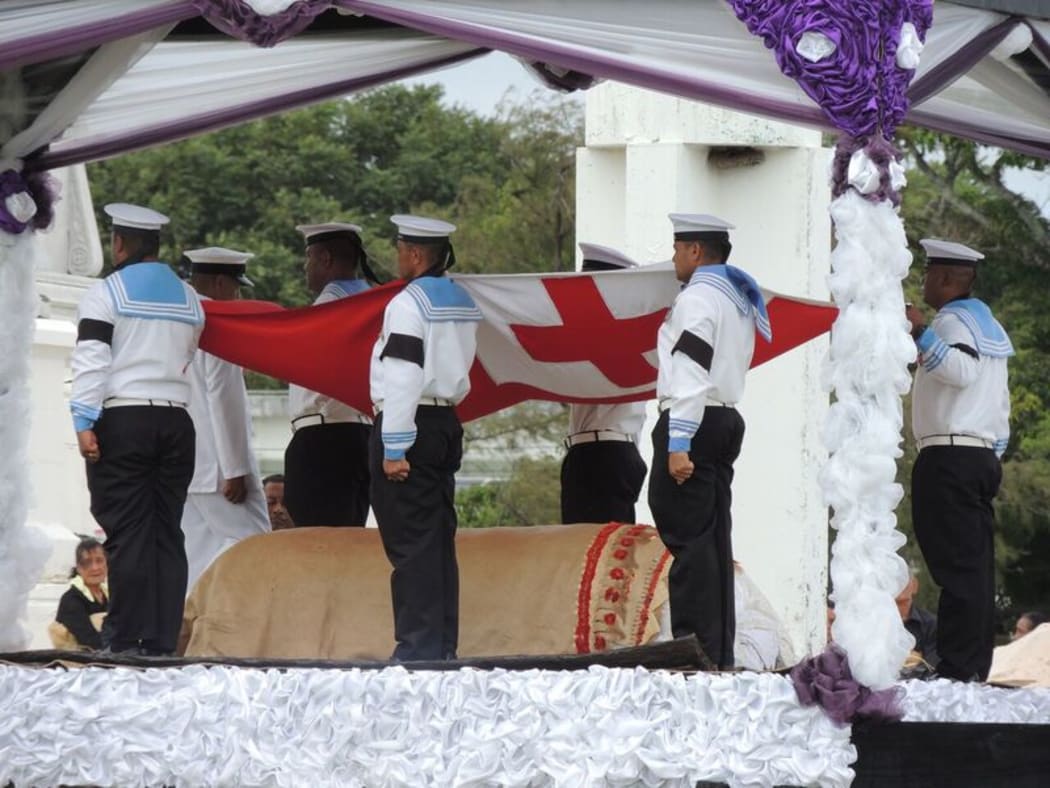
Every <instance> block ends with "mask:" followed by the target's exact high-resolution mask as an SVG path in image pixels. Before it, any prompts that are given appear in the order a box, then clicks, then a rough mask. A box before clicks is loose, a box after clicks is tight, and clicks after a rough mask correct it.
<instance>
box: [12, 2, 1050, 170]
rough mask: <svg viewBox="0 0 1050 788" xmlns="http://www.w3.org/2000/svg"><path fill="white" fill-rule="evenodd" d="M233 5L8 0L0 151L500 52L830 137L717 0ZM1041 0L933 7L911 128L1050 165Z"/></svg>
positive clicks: (107, 151)
mask: <svg viewBox="0 0 1050 788" xmlns="http://www.w3.org/2000/svg"><path fill="white" fill-rule="evenodd" d="M238 2H239V4H240V7H241V8H242V10H243V9H249V7H250V6H249V3H248V2H247V0H238ZM252 4H253V5H255V6H256V7H259V6H263V5H266V4H268V5H270V6H271V7H278V8H279V7H280V6H282V5H283V6H288V3H286V2H285V3H275V2H273V0H269V2H268V3H266V2H264V0H253V3H252ZM231 5H234V4H233V3H229V2H227V3H209V2H205V0H61V1H60V0H13V1H12V2H7V3H4V4H3V5H2V6H0V96H2V97H3V101H2V102H0V143H2V145H3V147H2V149H0V159H5V158H20V159H28V160H30V162H31V166H32V167H33V168H35V169H41V168H44V169H46V168H50V167H56V166H61V165H65V164H71V163H76V162H82V161H90V160H94V159H100V158H105V157H108V156H113V155H116V154H119V153H122V152H125V151H129V150H134V149H137V148H142V147H147V146H150V145H157V144H161V143H165V142H170V141H173V140H176V139H181V138H184V137H188V136H191V135H194V134H199V133H203V132H206V131H211V130H214V129H217V128H222V127H224V126H228V125H232V124H235V123H240V122H243V121H247V120H251V119H254V118H259V117H264V116H266V115H271V114H274V113H277V112H281V111H284V110H287V109H291V108H294V107H299V106H304V105H307V104H311V103H314V102H318V101H322V100H325V99H330V98H333V97H337V96H341V95H345V94H348V93H352V92H354V91H357V90H361V89H364V88H368V87H372V86H375V85H379V84H383V83H385V82H390V81H394V80H397V79H401V78H404V77H406V76H410V75H414V74H418V73H422V72H426V71H430V70H433V69H437V68H441V67H444V66H448V65H451V64H453V63H457V62H460V61H462V60H465V59H468V58H472V57H476V56H479V55H481V54H484V53H485V52H487V51H489V50H501V51H504V52H508V53H510V54H512V55H515V56H517V57H519V58H520V59H522V60H523V61H525V62H527V63H533V64H547V65H548V66H549V67H551V68H552V69H553V70H554V71H555V72H556V73H559V74H561V73H564V72H577V76H581V75H589V76H593V77H597V78H610V79H616V80H620V81H622V82H627V83H630V84H635V85H639V86H642V87H647V88H652V89H656V90H660V91H663V92H667V93H673V94H676V95H680V96H683V97H687V98H692V99H698V100H701V101H706V102H709V103H712V104H716V105H720V106H724V107H728V108H731V109H736V110H740V111H744V112H751V113H754V114H760V115H764V116H767V117H774V118H778V119H782V120H787V121H791V122H795V123H802V124H805V125H809V126H813V127H817V128H822V129H831V124H830V123H829V122H828V120H827V119H826V118H825V116H824V115H823V113H822V112H821V110H820V108H819V107H818V106H817V105H816V104H815V103H814V102H813V101H812V100H811V99H810V98H809V97H808V96H806V95H805V94H804V93H803V92H802V90H801V89H800V88H799V87H798V86H797V85H796V83H795V82H794V81H793V80H791V79H789V78H788V77H785V76H784V75H783V74H781V73H780V70H779V69H778V67H777V64H776V62H775V60H774V58H773V57H772V56H771V53H770V52H768V51H767V50H766V49H765V47H764V46H763V44H762V41H761V39H760V38H758V37H756V36H753V35H751V34H750V33H749V32H748V31H747V29H746V28H745V26H744V25H743V24H742V23H741V22H740V21H738V20H737V18H736V16H735V15H734V13H733V11H732V8H731V7H730V6H729V4H728V3H727V2H725V1H724V0H649V2H647V3H646V4H645V13H644V14H639V13H638V6H637V5H636V4H633V3H610V2H607V0H502V2H491V1H489V2H484V1H483V0H383V2H373V1H372V0H331V1H330V2H324V0H322V2H320V3H319V2H317V0H303V1H302V2H300V3H298V4H293V5H292V6H289V7H287V8H286V9H284V10H282V11H279V12H277V13H276V14H274V15H273V16H272V17H254V16H253V15H250V14H245V15H244V16H248V17H252V18H251V25H248V24H246V25H245V27H253V31H252V32H254V33H256V34H259V35H261V36H262V37H263V38H264V39H265V38H266V35H267V33H268V32H272V31H268V27H267V26H268V25H269V24H270V23H271V21H272V22H273V24H276V21H277V20H279V19H280V20H283V21H287V20H288V19H289V18H291V17H293V16H296V15H297V16H298V18H299V26H301V28H302V29H301V31H300V32H299V33H298V34H297V35H295V36H293V37H291V38H289V39H288V40H286V41H283V42H282V43H279V44H277V45H276V46H273V47H272V48H260V47H258V46H255V45H254V44H252V43H249V42H246V41H241V40H237V39H236V38H233V37H230V36H228V35H226V32H230V27H231V24H230V23H229V20H228V19H226V20H224V19H222V18H219V15H218V12H217V11H214V12H213V11H209V12H208V13H207V14H206V15H202V13H201V10H200V9H202V8H204V9H205V10H207V9H208V8H209V7H215V8H218V7H219V6H225V7H229V6H231ZM1037 5H1039V3H1036V2H1027V1H1026V0H964V2H954V3H949V2H937V3H936V4H935V10H934V24H933V27H932V28H931V29H930V30H929V32H928V35H927V40H926V48H925V50H924V52H923V55H922V58H921V64H920V66H919V68H918V71H917V73H916V75H915V78H914V80H913V81H912V84H911V88H910V91H909V96H910V98H911V102H912V106H911V110H910V112H909V114H908V121H909V122H911V123H914V124H916V125H919V126H924V127H926V128H930V129H934V130H938V131H945V132H949V133H952V134H957V135H959V136H963V137H968V138H971V139H974V140H977V141H979V142H983V143H988V144H994V145H1000V146H1002V147H1006V148H1010V149H1013V150H1017V151H1021V152H1024V153H1029V154H1032V155H1036V156H1041V157H1046V158H1050V19H1048V18H1047V14H1046V12H1045V11H1043V12H1042V13H1041V14H1040V13H1038V10H1037V9H1036V8H1035V7H1036V6H1037ZM330 6H331V7H330ZM977 6H981V7H977ZM311 9H312V13H308V10H311ZM323 9H327V10H323ZM319 11H320V13H319V14H318V12H319ZM241 21H243V20H241ZM293 21H294V20H293ZM212 22H213V23H216V24H217V25H218V26H219V27H220V28H224V29H225V32H220V31H219V30H217V29H216V27H213V25H212V24H211V23H212ZM224 22H225V24H224ZM232 26H233V27H236V25H232ZM238 32H240V33H244V32H245V31H244V30H239V31H238ZM267 43H270V41H269V40H267Z"/></svg>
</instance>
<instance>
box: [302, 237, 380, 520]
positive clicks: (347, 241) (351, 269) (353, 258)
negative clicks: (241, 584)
mask: <svg viewBox="0 0 1050 788" xmlns="http://www.w3.org/2000/svg"><path fill="white" fill-rule="evenodd" d="M296 229H297V230H298V231H299V232H301V233H302V234H303V237H304V239H305V243H306V266H305V272H306V286H307V288H309V290H310V292H312V293H314V294H316V295H317V298H316V299H315V300H314V304H326V303H328V302H330V301H336V300H338V299H340V298H346V297H347V296H352V295H354V294H356V293H360V292H363V291H365V290H367V289H368V286H369V285H368V281H367V279H371V281H373V282H374V281H376V279H375V275H374V274H373V273H372V269H371V268H369V266H368V259H367V257H368V256H367V254H366V253H365V249H364V246H363V245H362V242H361V228H360V227H358V226H357V225H356V224H346V223H344V222H329V223H327V224H305V225H299V226H298V227H296ZM288 407H289V410H290V412H291V413H290V415H291V420H292V432H293V433H294V435H293V436H292V440H291V442H290V443H289V444H288V448H287V449H286V450H285V454H284V475H285V493H284V504H285V507H286V508H287V510H288V513H289V515H291V518H292V521H293V522H294V523H295V524H296V525H297V526H313V525H342V526H363V525H364V524H365V522H366V521H367V519H368V496H369V492H368V490H369V481H368V438H369V436H370V435H371V434H372V417H371V416H370V415H369V414H365V413H361V412H360V411H358V410H355V409H354V408H351V407H350V406H349V405H347V404H346V403H344V402H340V401H339V400H335V399H332V398H331V397H327V396H325V395H324V394H319V393H317V392H316V391H310V390H308V389H304V388H303V387H301V386H296V385H295V384H291V385H289V386H288Z"/></svg>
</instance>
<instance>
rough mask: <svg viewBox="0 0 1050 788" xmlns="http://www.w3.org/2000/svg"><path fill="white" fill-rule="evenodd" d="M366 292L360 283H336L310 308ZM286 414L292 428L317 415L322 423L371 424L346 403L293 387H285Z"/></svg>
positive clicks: (327, 286) (324, 290)
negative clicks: (300, 419)
mask: <svg viewBox="0 0 1050 788" xmlns="http://www.w3.org/2000/svg"><path fill="white" fill-rule="evenodd" d="M367 289H368V283H367V282H366V281H365V280H363V279H336V280H334V281H332V282H329V283H328V284H327V285H325V286H324V289H323V290H322V291H321V292H320V294H319V295H318V296H317V298H316V299H314V306H317V305H318V304H327V303H329V302H330V301H338V300H339V299H340V298H346V297H347V296H352V295H356V294H357V293H361V292H363V291H365V290H367ZM288 411H289V415H290V417H291V420H292V426H293V428H294V426H295V421H296V419H299V418H301V417H303V416H317V415H320V416H323V417H324V421H325V422H326V423H327V422H347V421H352V422H358V423H361V424H371V423H372V418H371V417H370V416H368V415H367V414H364V413H361V411H359V410H356V409H355V408H351V407H350V406H349V405H347V404H346V403H344V402H340V401H339V400H337V399H332V398H331V397H328V396H325V395H324V394H319V393H318V392H316V391H310V389H305V388H303V387H302V386H297V385H295V384H294V383H290V384H288Z"/></svg>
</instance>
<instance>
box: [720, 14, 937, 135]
mask: <svg viewBox="0 0 1050 788" xmlns="http://www.w3.org/2000/svg"><path fill="white" fill-rule="evenodd" d="M729 3H730V5H731V6H732V8H733V10H734V12H735V13H736V15H737V17H738V18H739V19H740V20H741V21H742V22H743V23H744V24H745V25H747V29H748V30H749V31H751V32H752V33H753V34H755V35H758V36H761V37H762V39H763V41H764V42H765V44H766V46H767V47H769V48H770V49H772V50H773V52H774V54H775V55H776V59H777V64H778V65H779V66H780V70H781V71H782V72H783V73H784V74H785V75H786V76H789V77H791V78H792V79H794V80H795V81H796V82H797V83H798V85H799V87H801V88H802V90H803V91H804V92H805V93H806V95H808V96H809V97H810V98H812V99H813V100H814V101H815V102H817V104H818V105H819V106H820V108H821V109H822V110H823V111H824V114H825V115H826V116H827V118H828V119H829V120H830V121H831V122H832V123H833V124H834V125H835V127H836V128H838V129H840V130H842V131H844V132H845V133H847V134H849V135H850V136H852V137H868V136H871V135H872V134H875V133H876V132H878V131H881V133H882V134H883V135H886V136H889V135H892V133H893V130H894V129H895V128H896V126H897V125H898V124H899V123H900V121H901V120H902V119H903V117H904V114H905V113H906V112H907V108H908V104H907V96H906V93H905V91H906V89H907V86H908V83H909V82H910V81H911V78H912V76H913V75H914V72H912V71H910V70H906V69H901V68H899V67H898V66H897V65H896V61H895V55H896V50H897V44H898V42H899V40H900V29H901V25H902V24H903V23H904V22H911V23H912V24H914V25H915V28H916V30H917V31H918V33H919V36H920V37H921V38H924V37H925V34H926V30H927V29H928V28H929V25H930V21H931V20H932V13H933V12H932V0H729ZM805 33H813V34H820V35H823V36H825V37H826V38H827V39H828V40H829V41H831V42H832V43H833V44H834V45H835V50H834V51H833V52H831V53H830V54H828V55H827V56H825V57H823V58H821V59H819V60H817V61H816V62H811V61H810V60H807V59H806V58H805V57H803V56H802V55H800V54H799V53H798V51H797V50H796V48H797V46H798V43H799V41H800V40H801V38H802V36H803V35H804V34H805Z"/></svg>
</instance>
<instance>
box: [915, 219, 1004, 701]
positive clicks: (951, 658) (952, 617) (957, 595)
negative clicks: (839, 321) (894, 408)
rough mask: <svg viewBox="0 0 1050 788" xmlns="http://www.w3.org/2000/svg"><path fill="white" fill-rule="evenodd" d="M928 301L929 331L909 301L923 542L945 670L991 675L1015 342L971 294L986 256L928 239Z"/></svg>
mask: <svg viewBox="0 0 1050 788" xmlns="http://www.w3.org/2000/svg"><path fill="white" fill-rule="evenodd" d="M920 243H921V244H922V246H923V249H924V250H925V252H926V275H925V278H924V280H923V300H924V301H925V302H926V303H927V304H928V305H929V306H931V307H933V309H935V310H936V311H937V314H936V315H935V316H934V318H933V322H932V323H930V325H929V326H927V325H926V321H925V318H924V316H923V313H922V311H921V310H920V309H919V308H917V307H915V306H911V305H909V306H908V307H907V309H906V316H907V318H908V321H909V323H910V324H911V330H912V336H913V337H914V338H915V342H916V344H917V345H918V350H919V364H918V367H917V368H916V372H915V382H914V384H913V387H912V404H911V408H912V433H913V434H914V437H915V441H916V443H917V445H918V448H919V455H918V457H917V458H916V460H915V465H914V466H913V468H912V478H911V491H912V501H911V503H912V521H913V523H914V527H915V539H916V541H917V542H918V543H919V547H920V549H921V550H922V554H923V558H925V560H926V566H927V567H928V568H929V570H930V574H931V575H932V576H933V580H934V582H936V583H937V585H939V586H940V587H941V595H940V602H939V604H938V609H937V653H938V654H939V655H940V663H939V664H938V666H937V673H938V675H940V676H944V677H945V678H951V679H957V680H960V681H972V680H979V681H983V680H984V679H986V678H987V677H988V671H989V669H990V667H991V664H992V650H993V648H994V646H995V510H994V506H993V501H994V499H995V496H996V494H997V493H998V491H999V483H1000V481H1001V479H1002V468H1001V466H1000V463H999V459H1000V457H1001V456H1002V454H1003V452H1005V451H1006V447H1007V444H1008V442H1009V440H1010V388H1009V385H1008V381H1007V359H1008V358H1009V357H1010V356H1012V355H1013V353H1014V350H1013V345H1012V344H1011V343H1010V338H1009V336H1007V334H1006V331H1005V330H1003V327H1002V326H1001V325H1000V324H999V322H998V321H997V320H996V319H995V318H994V317H993V316H992V312H991V310H990V309H989V308H988V306H987V305H986V304H985V303H984V302H983V301H980V300H979V299H976V298H974V297H973V296H972V294H971V292H972V289H973V284H974V282H975V281H976V278H977V263H978V261H979V260H981V259H983V258H984V255H982V254H981V253H980V252H977V251H975V250H973V249H970V248H969V247H966V246H963V245H962V244H960V243H955V242H953V241H940V240H935V239H930V238H927V239H923V240H922V241H920Z"/></svg>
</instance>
